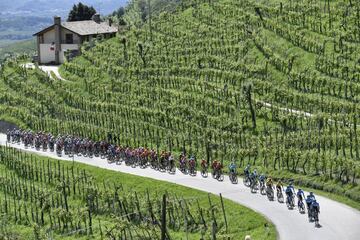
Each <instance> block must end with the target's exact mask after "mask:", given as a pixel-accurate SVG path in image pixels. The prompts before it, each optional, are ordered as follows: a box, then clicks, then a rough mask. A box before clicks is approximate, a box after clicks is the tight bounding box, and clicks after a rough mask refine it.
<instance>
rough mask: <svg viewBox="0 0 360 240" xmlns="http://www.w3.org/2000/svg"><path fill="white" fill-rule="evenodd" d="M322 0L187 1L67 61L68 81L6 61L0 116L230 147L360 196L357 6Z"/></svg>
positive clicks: (241, 162)
mask: <svg viewBox="0 0 360 240" xmlns="http://www.w3.org/2000/svg"><path fill="white" fill-rule="evenodd" d="M327 3H328V2H322V1H313V2H308V1H297V2H296V3H294V2H293V1H285V2H279V1H276V0H272V1H265V0H263V1H253V0H244V1H235V0H219V1H208V0H207V1H200V0H197V1H195V0H193V1H183V2H181V3H180V4H179V5H178V6H177V8H176V11H175V12H171V13H170V12H163V13H161V14H159V15H158V16H156V15H154V16H151V21H149V19H148V21H147V22H146V23H145V24H143V25H142V26H133V25H130V26H129V30H128V31H126V32H124V33H121V34H120V35H119V36H118V37H117V38H114V39H111V40H108V41H101V42H99V43H97V44H96V47H94V48H91V49H88V50H87V51H84V52H83V55H82V57H79V58H77V59H76V60H74V61H72V62H69V63H66V64H65V65H63V66H62V69H61V73H62V75H63V77H64V78H65V79H67V80H70V82H57V81H52V80H50V79H48V78H47V77H45V76H44V75H43V74H42V73H41V72H40V71H38V70H35V71H26V70H23V69H21V68H19V67H16V64H14V63H9V64H8V66H7V68H5V69H4V71H3V74H2V77H3V79H4V81H2V82H1V85H0V87H1V89H2V92H1V94H2V98H1V100H2V102H1V103H2V105H1V109H2V116H3V118H6V119H16V121H17V123H18V124H19V125H22V126H26V127H30V128H32V129H35V130H46V131H50V132H52V133H53V134H57V133H69V132H71V133H73V134H77V135H80V136H86V137H90V138H92V139H106V137H107V134H108V133H109V132H112V133H113V134H114V135H115V136H117V138H116V139H117V143H118V144H122V145H129V146H134V147H136V146H151V147H155V148H158V149H160V150H161V149H166V150H171V151H174V152H177V153H179V152H180V151H186V152H187V153H188V154H195V155H196V156H197V157H198V158H205V159H209V160H210V161H211V160H214V159H219V160H221V161H223V163H224V164H228V163H229V162H230V161H231V160H233V159H234V160H235V161H236V163H237V164H238V166H241V167H244V166H245V165H247V164H251V165H252V166H253V168H254V167H256V168H257V169H258V171H260V172H266V173H267V174H268V175H270V176H271V175H273V176H276V177H277V178H281V177H283V178H286V179H289V178H293V179H295V181H296V183H297V184H301V185H306V186H309V187H312V188H318V189H323V190H325V191H329V192H334V193H337V194H340V195H344V196H347V197H349V198H351V199H353V200H355V201H358V202H359V201H360V194H359V190H360V189H359V187H358V186H357V181H358V178H359V175H360V172H359V171H360V166H359V157H360V156H359V149H360V147H359V137H358V134H359V133H358V124H359V123H358V119H359V113H360V107H359V105H358V102H359V96H360V85H359V84H360V83H359V81H360V80H359V76H360V72H359V67H358V63H359V54H358V53H359V50H360V49H359V44H358V43H359V42H360V31H359V29H358V28H357V24H358V23H357V21H358V18H357V17H356V16H357V15H356V14H357V9H358V7H359V6H357V4H355V3H351V4H350V3H347V2H344V1H331V2H329V5H328V4H327ZM345 13H346V14H347V18H346V19H347V21H344V20H343V18H342V16H344V14H345Z"/></svg>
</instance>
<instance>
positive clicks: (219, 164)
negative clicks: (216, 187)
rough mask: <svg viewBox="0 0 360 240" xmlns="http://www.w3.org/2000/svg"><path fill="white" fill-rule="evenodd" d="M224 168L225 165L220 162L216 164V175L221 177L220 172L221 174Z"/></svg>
mask: <svg viewBox="0 0 360 240" xmlns="http://www.w3.org/2000/svg"><path fill="white" fill-rule="evenodd" d="M222 168H223V165H222V164H221V162H220V161H218V162H217V164H216V167H215V170H216V173H217V174H219V176H220V172H221V170H222Z"/></svg>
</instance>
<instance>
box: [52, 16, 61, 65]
mask: <svg viewBox="0 0 360 240" xmlns="http://www.w3.org/2000/svg"><path fill="white" fill-rule="evenodd" d="M54 26H55V27H54V30H55V64H59V63H60V51H61V18H60V17H57V16H55V17H54Z"/></svg>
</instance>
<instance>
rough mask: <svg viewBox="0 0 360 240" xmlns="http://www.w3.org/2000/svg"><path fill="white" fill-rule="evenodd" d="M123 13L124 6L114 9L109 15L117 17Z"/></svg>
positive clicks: (120, 16)
mask: <svg viewBox="0 0 360 240" xmlns="http://www.w3.org/2000/svg"><path fill="white" fill-rule="evenodd" d="M124 14H125V8H124V7H120V8H119V9H118V10H115V11H114V12H113V13H112V14H111V15H112V16H114V17H117V18H122V17H123V16H124Z"/></svg>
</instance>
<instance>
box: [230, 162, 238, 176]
mask: <svg viewBox="0 0 360 240" xmlns="http://www.w3.org/2000/svg"><path fill="white" fill-rule="evenodd" d="M229 171H230V173H231V174H235V173H236V164H235V162H233V161H232V162H231V163H230V164H229Z"/></svg>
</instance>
